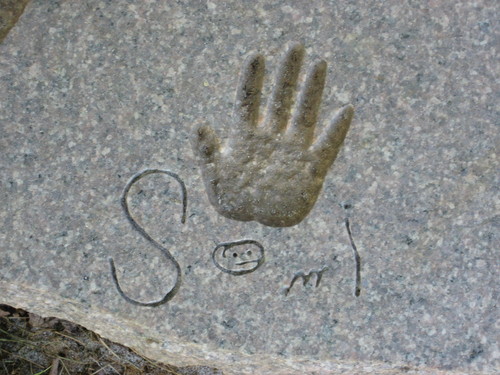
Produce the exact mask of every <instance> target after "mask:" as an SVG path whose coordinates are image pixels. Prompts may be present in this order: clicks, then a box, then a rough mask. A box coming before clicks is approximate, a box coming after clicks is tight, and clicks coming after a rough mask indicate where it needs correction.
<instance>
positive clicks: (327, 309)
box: [0, 0, 500, 374]
mask: <svg viewBox="0 0 500 375" xmlns="http://www.w3.org/2000/svg"><path fill="white" fill-rule="evenodd" d="M497 19H498V10H497V7H496V4H495V2H493V1H488V0H481V1H479V2H475V3H470V2H455V1H444V2H439V3H437V2H413V1H408V2H400V1H386V2H384V3H383V4H381V3H368V4H367V3H366V2H364V1H350V2H348V3H347V2H346V3H344V2H338V3H330V2H326V1H315V2H312V3H311V2H297V3H295V4H290V3H289V2H285V1H281V2H280V1H277V2H273V3H269V2H265V1H255V2H252V4H250V3H240V2H236V1H229V2H225V3H224V4H222V3H219V2H203V3H201V2H198V1H188V2H184V3H180V2H140V3H137V2H130V1H115V2H105V1H87V2H57V1H51V2H33V3H30V4H29V5H28V7H27V8H26V10H25V13H24V15H23V16H22V18H21V19H20V21H19V23H18V25H17V26H16V27H15V28H14V29H13V30H12V31H11V34H10V35H9V38H7V39H6V40H5V42H4V44H2V45H0V123H1V127H2V137H1V139H0V148H1V151H2V152H1V154H0V155H1V156H0V158H1V163H0V168H1V169H0V181H1V190H0V194H1V203H2V210H0V223H1V227H2V231H1V232H0V249H1V251H2V261H1V263H0V267H1V268H0V269H1V272H0V302H1V303H8V304H11V305H14V306H18V307H22V308H25V309H28V310H31V311H33V312H36V313H38V314H40V315H53V316H58V317H61V318H65V319H69V320H73V321H75V322H77V323H79V324H82V325H84V326H86V327H88V328H90V329H92V330H95V331H97V332H98V333H100V334H102V335H104V336H106V337H108V338H110V339H113V340H116V341H119V342H120V343H123V344H125V345H130V346H133V347H134V348H136V349H137V350H139V351H140V352H141V353H144V354H146V355H149V356H151V357H153V358H155V359H158V360H162V361H167V362H170V363H172V364H174V365H186V364H209V365H212V366H216V367H218V368H221V369H223V370H224V371H225V373H227V374H232V373H234V374H255V373H259V374H303V373H310V374H313V373H316V374H342V373H359V374H364V373H366V374H367V373H382V372H383V373H387V374H392V373H394V374H396V373H401V372H409V373H411V372H420V373H439V372H441V371H442V372H443V373H467V374H471V373H495V372H497V371H498V370H499V369H500V365H499V363H500V360H499V359H500V352H499V349H498V337H499V330H498V318H499V314H498V307H497V304H498V282H497V281H496V280H498V279H499V276H500V275H499V268H498V263H499V253H498V249H499V248H500V246H499V245H500V241H499V239H498V233H499V230H498V229H499V217H500V216H499V194H498V186H500V184H499V174H498V164H499V156H498V145H499V132H498V109H499V107H498V92H499V85H498V83H497V82H496V80H495V79H496V78H495V77H496V75H497V73H498V68H497V64H498V63H497V60H498V59H497V55H498V30H495V28H494V22H495V20H497ZM291 42H301V43H303V45H304V46H305V47H306V50H305V52H306V53H305V64H304V66H303V69H302V71H305V70H306V67H307V66H310V65H311V64H312V63H313V62H314V61H317V60H319V59H324V60H325V61H326V62H327V64H328V68H327V70H326V73H327V79H326V85H325V90H324V93H323V103H322V105H321V112H320V121H319V123H320V125H318V128H319V129H321V128H322V127H325V126H327V125H326V124H327V123H328V122H329V120H331V118H332V116H333V114H334V113H335V112H336V110H337V109H338V108H340V107H341V106H343V105H345V104H348V103H352V104H353V105H354V107H355V115H354V120H353V122H352V124H351V129H350V130H349V132H348V134H347V137H346V139H345V142H344V145H343V146H342V147H341V148H340V152H339V154H338V157H337V160H336V161H335V163H334V164H333V166H332V167H331V168H330V170H329V171H328V173H327V174H326V177H325V178H324V182H323V185H322V189H321V191H320V193H319V196H318V199H317V201H316V203H315V204H314V206H313V207H312V210H311V211H310V212H309V214H308V215H307V216H305V218H304V219H303V220H302V221H301V222H300V223H298V224H297V225H294V226H290V227H271V226H266V225H262V224H260V223H258V222H257V221H239V220H233V219H231V218H229V217H226V216H227V215H221V214H219V213H218V211H219V212H221V211H224V210H216V208H217V207H214V205H213V203H214V202H213V199H212V203H211V202H210V201H209V195H207V191H206V189H205V184H204V182H203V179H202V175H201V169H200V168H199V166H198V162H197V160H196V158H195V154H194V152H193V150H192V147H191V141H190V140H191V139H192V138H193V136H194V135H195V129H196V127H197V126H198V125H200V124H208V125H210V126H211V127H212V128H213V129H214V131H216V132H217V134H218V135H219V137H220V138H221V140H225V139H227V138H228V137H229V136H230V134H232V133H231V132H232V131H233V130H234V127H233V126H232V122H231V118H232V113H233V106H234V103H235V91H236V88H237V85H238V80H239V74H240V71H241V70H242V68H243V66H244V61H245V57H246V56H247V55H248V54H251V53H254V52H259V53H261V54H262V55H263V56H264V57H265V63H266V68H265V77H264V86H263V93H262V101H263V105H262V108H264V104H265V102H266V101H268V102H269V99H268V98H269V97H270V96H271V92H272V89H273V87H274V86H275V81H274V72H275V71H276V70H277V69H278V67H279V64H280V63H279V62H280V59H281V56H282V54H283V53H284V52H285V50H286V46H287V45H288V44H289V43H291ZM302 76H303V74H301V75H300V77H302ZM301 79H302V78H301ZM263 114H264V113H263V112H262V111H261V117H262V115H263ZM318 131H319V130H318ZM256 145H257V146H256V147H257V148H256V153H258V152H261V151H262V150H261V149H259V146H258V145H259V143H258V142H257V143H256ZM285 155H286V154H285ZM290 162H292V161H290ZM242 165H243V164H242ZM287 165H288V164H287V162H286V161H285V162H284V163H283V169H280V168H277V169H275V170H274V171H275V172H276V174H277V175H279V174H280V173H281V172H283V176H285V175H286V173H285V172H286V171H287V169H286V168H287ZM246 168H248V167H245V166H244V165H243V166H242V168H241V170H242V175H244V173H245V172H246V171H247V169H246ZM147 169H161V170H167V171H170V172H172V173H175V174H176V175H178V177H179V178H180V179H181V180H182V182H183V183H184V184H185V187H186V193H187V206H186V208H187V209H186V220H185V223H182V217H183V210H182V208H183V195H182V190H181V184H180V183H179V180H177V179H175V178H174V177H173V176H172V175H167V174H160V173H155V174H149V175H147V176H144V177H143V178H142V179H140V180H139V181H135V182H134V183H133V185H132V186H130V191H129V194H128V199H127V204H128V208H129V209H130V215H131V216H130V217H129V218H127V217H126V215H125V214H124V211H123V205H122V203H121V201H120V199H121V198H122V193H123V189H124V188H125V186H126V185H127V183H129V182H130V181H131V178H132V177H133V176H134V175H136V174H137V173H140V172H141V171H144V170H147ZM280 176H281V175H280ZM283 176H281V177H279V182H280V184H282V183H285V182H286V181H287V180H286V177H283ZM271 180H272V179H271ZM285 185H286V183H285ZM225 186H226V187H225V189H226V190H224V191H223V192H222V193H224V192H225V191H227V189H229V188H228V187H227V186H230V185H227V184H226V185H225ZM280 186H283V185H280ZM295 187H296V185H295V184H294V185H290V191H294V188H295ZM267 188H268V189H269V194H273V193H275V191H273V189H274V188H273V185H272V184H271V185H270V186H268V187H267ZM235 191H236V193H235ZM235 191H231V194H236V195H237V190H235ZM259 191H260V190H259ZM285 191H286V189H285ZM281 194H283V193H281ZM280 196H282V195H280ZM246 202H247V201H246ZM255 204H256V206H258V204H259V202H257V201H256V202H255ZM301 212H303V211H301ZM234 217H236V216H234ZM130 218H134V220H136V221H137V223H139V224H140V226H141V228H144V232H141V231H140V230H137V229H138V227H134V226H133V225H131V222H130V220H129V219H130ZM346 219H348V221H349V224H350V227H349V229H350V232H351V236H349V232H348V230H347V227H346ZM277 222H278V221H271V222H270V223H271V224H273V223H277ZM351 239H352V241H351ZM240 240H247V241H254V242H247V243H245V244H238V243H237V244H236V246H230V245H229V244H228V243H231V244H233V245H234V242H235V241H240ZM353 243H354V244H355V246H356V248H357V250H358V251H359V255H360V257H361V280H360V285H359V286H360V295H359V296H355V294H356V293H355V288H356V273H355V268H356V266H355V259H354V256H353ZM221 244H222V246H221ZM217 249H218V250H217ZM215 250H217V251H215ZM224 250H225V253H224ZM214 251H215V252H214ZM248 251H251V253H249V252H248ZM168 254H171V256H172V257H173V259H174V260H175V261H172V259H170V260H169V259H167V258H168ZM165 255H167V258H166V257H165ZM224 255H225V256H224ZM110 257H112V258H113V260H114V262H115V265H116V276H117V278H118V280H119V282H120V285H121V287H122V288H123V293H124V295H126V296H127V297H129V298H130V299H133V300H136V301H140V302H150V301H157V300H161V299H162V298H163V297H164V295H165V294H166V293H167V292H168V291H169V290H171V289H172V288H174V286H176V289H175V290H174V291H175V292H176V293H172V294H171V295H169V296H168V298H167V299H168V301H167V302H166V303H164V304H160V305H159V306H156V307H144V306H137V305H134V304H131V303H129V302H127V301H126V300H125V299H124V298H123V297H122V296H120V294H119V293H118V291H117V289H116V286H115V285H114V283H113V279H112V277H111V272H110V268H109V263H108V261H109V258H110ZM231 257H232V258H231ZM212 258H213V259H212ZM261 258H262V259H261ZM176 263H177V264H178V266H179V270H180V271H181V279H180V282H179V283H176V270H177V268H176ZM235 267H236V268H237V270H239V271H241V270H247V271H248V270H250V271H252V272H243V273H241V272H240V273H238V272H236V273H235V272H232V273H231V272H229V273H228V272H225V271H227V270H232V271H234V270H235ZM253 268H255V269H253ZM301 272H302V274H301ZM301 275H302V276H301ZM319 276H321V279H320V280H318V277H319ZM294 279H295V281H294ZM306 279H307V280H308V281H307V280H306ZM305 281H307V282H305ZM292 284H293V285H292ZM304 284H305V285H304Z"/></svg>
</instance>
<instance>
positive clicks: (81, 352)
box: [0, 305, 223, 375]
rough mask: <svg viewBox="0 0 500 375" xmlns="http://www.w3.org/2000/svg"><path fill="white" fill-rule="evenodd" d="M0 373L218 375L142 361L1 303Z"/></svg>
mask: <svg viewBox="0 0 500 375" xmlns="http://www.w3.org/2000/svg"><path fill="white" fill-rule="evenodd" d="M0 374H2V375H4V374H5V375H7V374H8V375H27V374H30V375H41V374H46V375H69V374H71V375H74V374H76V375H80V374H81V375H83V374H85V375H108V374H109V375H116V374H120V375H139V374H151V375H222V374H223V373H222V372H221V371H219V370H216V369H213V368H209V367H199V366H189V367H182V368H176V367H173V366H169V365H166V364H161V363H158V362H154V361H151V360H149V359H147V358H144V357H141V356H140V355H138V354H137V353H135V352H134V351H133V350H131V349H129V348H126V347H124V346H122V345H119V344H116V343H113V342H111V341H109V340H106V339H103V338H101V337H99V336H98V335H97V334H96V333H94V332H92V331H89V330H87V329H85V328H83V327H82V326H79V325H77V324H74V323H71V322H68V321H65V320H60V319H56V318H42V317H40V316H38V315H35V314H32V313H29V312H27V311H24V310H20V309H15V308H13V307H11V306H7V305H0Z"/></svg>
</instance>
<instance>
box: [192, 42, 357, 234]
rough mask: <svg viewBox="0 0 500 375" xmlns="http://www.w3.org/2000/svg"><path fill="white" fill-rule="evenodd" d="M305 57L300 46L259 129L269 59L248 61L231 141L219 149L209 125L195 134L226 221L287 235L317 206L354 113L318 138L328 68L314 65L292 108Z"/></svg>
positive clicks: (349, 110) (211, 192) (342, 115)
mask: <svg viewBox="0 0 500 375" xmlns="http://www.w3.org/2000/svg"><path fill="white" fill-rule="evenodd" d="M303 57H304V47H303V46H302V45H300V44H294V45H292V46H291V47H290V48H289V49H288V51H287V52H286V54H285V56H284V57H283V60H282V62H281V66H280V68H279V70H278V74H277V77H276V84H275V87H274V90H273V92H272V96H271V98H270V101H269V105H268V108H267V113H266V117H265V119H264V120H263V121H261V120H260V117H259V109H260V98H261V90H262V85H263V80H264V70H265V69H264V57H263V56H262V55H260V54H256V55H253V56H250V57H249V58H248V59H247V60H246V62H245V66H244V68H243V72H242V74H241V79H240V84H239V88H238V90H237V94H236V103H235V109H234V118H233V123H232V125H231V134H230V135H229V136H228V137H227V139H226V140H225V141H224V142H221V140H220V138H219V137H218V136H217V135H216V133H215V131H214V129H213V128H212V127H211V126H209V125H201V126H198V127H197V128H196V130H195V132H194V139H193V148H194V151H195V153H196V154H197V156H198V158H199V159H200V164H201V169H202V174H203V179H204V182H205V186H206V190H207V193H208V198H209V200H210V202H211V204H212V205H213V206H214V207H215V209H216V210H217V211H218V212H219V213H220V214H222V215H224V216H225V217H228V218H230V219H234V220H240V221H250V220H255V221H258V222H259V223H261V224H264V225H268V226H272V227H289V226H292V225H295V224H298V223H300V222H301V221H302V220H303V219H304V218H305V217H306V216H307V214H308V213H309V212H310V211H311V209H312V208H313V206H314V204H315V202H316V200H317V198H318V195H319V193H320V191H321V188H322V186H323V181H324V179H325V176H326V174H327V172H328V169H329V168H330V166H331V165H332V163H333V162H334V160H335V158H336V156H337V154H338V152H339V150H340V147H341V146H342V144H343V142H344V139H345V137H346V134H347V131H348V130H349V126H350V124H351V119H352V116H353V113H354V108H353V106H352V105H347V106H345V107H343V108H341V109H340V110H339V111H338V112H337V114H336V115H335V116H334V117H333V119H332V120H331V122H330V124H329V125H328V126H326V127H325V128H324V129H322V131H320V132H317V131H316V123H317V118H318V112H319V108H320V104H321V96H322V93H323V88H324V85H325V78H326V70H327V67H326V62H325V61H319V62H316V63H314V64H312V66H311V67H310V69H309V71H308V72H307V75H306V78H305V82H304V84H303V86H302V87H301V90H300V93H299V94H298V97H297V100H296V103H295V105H294V97H295V92H296V86H297V81H298V77H299V72H300V69H301V66H302V61H303ZM292 107H295V108H294V110H293V111H292ZM317 133H318V134H317Z"/></svg>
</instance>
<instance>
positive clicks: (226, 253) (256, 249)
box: [212, 240, 264, 276]
mask: <svg viewBox="0 0 500 375" xmlns="http://www.w3.org/2000/svg"><path fill="white" fill-rule="evenodd" d="M212 261H213V262H214V264H215V266H216V267H217V268H218V269H220V270H221V271H222V272H226V273H229V274H231V275H235V276H239V275H245V274H247V273H250V272H253V271H255V270H256V269H257V268H259V267H260V266H261V265H262V263H264V246H262V244H261V243H260V242H258V241H255V240H239V241H232V242H223V243H220V244H218V245H217V246H216V247H215V249H214V251H213V252H212Z"/></svg>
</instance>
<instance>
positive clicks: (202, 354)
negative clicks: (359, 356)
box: [0, 282, 492, 375]
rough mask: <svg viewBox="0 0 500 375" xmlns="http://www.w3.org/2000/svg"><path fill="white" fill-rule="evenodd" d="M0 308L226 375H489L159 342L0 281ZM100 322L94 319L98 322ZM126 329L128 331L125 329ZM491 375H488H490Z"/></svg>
mask: <svg viewBox="0 0 500 375" xmlns="http://www.w3.org/2000/svg"><path fill="white" fill-rule="evenodd" d="M0 295H1V296H2V297H1V300H0V303H3V304H8V305H11V306H14V307H16V308H22V309H24V310H27V311H30V312H33V313H35V314H38V315H41V316H45V317H49V316H50V317H56V318H59V319H65V320H69V321H72V322H75V323H77V324H80V325H82V326H84V327H85V328H87V329H89V330H92V331H94V332H96V333H97V334H99V335H100V336H102V337H104V338H106V339H109V340H111V341H114V342H117V343H120V344H122V345H125V346H128V347H130V348H133V349H134V350H135V351H137V352H138V353H139V354H141V355H143V356H146V357H148V358H151V359H153V360H156V361H159V362H162V363H166V364H170V365H174V366H192V365H199V366H207V365H209V366H213V367H216V368H218V369H221V370H222V371H223V372H224V374H226V375H230V374H238V375H239V374H242V375H245V374H256V373H258V374H261V375H266V374H274V375H285V374H286V375H294V374H297V375H298V374H304V373H305V372H304V371H307V373H316V374H332V375H337V374H353V373H356V374H360V375H364V374H381V373H383V374H387V375H392V374H394V375H395V374H401V373H406V374H422V375H427V374H429V375H430V374H436V375H445V374H446V375H465V374H470V375H473V374H477V375H479V374H489V373H488V372H471V371H460V370H453V371H446V370H438V369H433V368H415V367H409V366H406V365H404V364H390V363H382V362H375V361H374V362H355V361H331V360H325V361H313V360H310V359H307V358H303V357H290V358H288V359H285V358H279V357H273V356H263V355H261V354H259V355H247V354H244V353H237V352H229V351H227V350H218V351H213V350H210V349H209V348H207V347H206V346H205V345H202V344H195V343H183V342H181V340H180V339H178V338H176V337H169V338H164V337H160V336H159V335H158V333H157V332H155V331H154V330H152V329H149V328H148V327H144V326H139V325H137V324H136V323H133V322H132V321H131V320H126V319H122V318H117V317H116V316H114V315H113V314H112V313H111V312H110V311H106V310H104V309H102V308H100V307H97V306H91V305H90V304H83V303H79V302H77V301H73V300H69V299H65V298H61V297H57V296H54V295H52V294H51V293H50V292H49V291H45V290H40V289H35V288H32V287H30V286H27V285H22V284H11V283H5V282H0ZM97 317H98V319H97ZM125 327H126V329H125ZM491 374H492V373H491Z"/></svg>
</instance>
